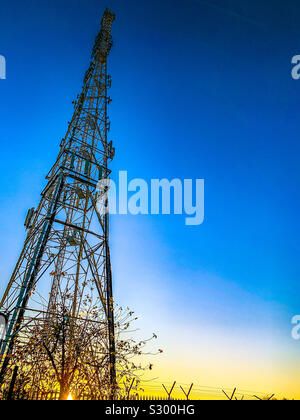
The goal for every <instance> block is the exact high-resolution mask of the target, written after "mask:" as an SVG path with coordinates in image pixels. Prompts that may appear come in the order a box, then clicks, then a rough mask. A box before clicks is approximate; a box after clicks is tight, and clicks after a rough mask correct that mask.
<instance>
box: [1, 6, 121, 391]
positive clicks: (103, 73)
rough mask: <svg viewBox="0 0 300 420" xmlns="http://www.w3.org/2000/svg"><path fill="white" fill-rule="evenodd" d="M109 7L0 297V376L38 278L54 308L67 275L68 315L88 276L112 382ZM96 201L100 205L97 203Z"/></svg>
mask: <svg viewBox="0 0 300 420" xmlns="http://www.w3.org/2000/svg"><path fill="white" fill-rule="evenodd" d="M114 19H115V16H114V14H113V13H112V12H111V11H110V10H108V9H107V10H106V11H105V12H104V15H103V19H102V23H101V30H100V33H99V34H98V36H97V37H96V41H95V45H94V49H93V52H92V56H91V62H90V66H89V68H88V70H87V72H86V74H85V77H84V85H83V90H82V93H81V94H80V95H79V96H78V97H77V99H76V101H75V102H74V104H75V111H74V114H73V117H72V121H71V122H70V123H69V126H68V130H67V134H66V136H65V138H64V139H63V140H62V142H61V147H60V152H59V155H58V158H57V160H56V162H55V164H54V166H53V167H52V168H51V170H50V172H49V173H48V175H47V177H46V179H47V185H46V187H45V189H44V190H43V191H42V194H41V196H42V197H41V200H40V203H39V205H38V207H37V209H36V210H35V209H31V210H29V212H28V215H27V218H26V222H25V227H26V229H27V237H26V240H25V244H24V247H23V250H22V252H21V255H20V258H19V260H18V262H17V264H16V267H15V269H14V272H13V274H12V277H11V279H10V281H9V283H8V286H7V288H6V291H5V293H4V295H3V297H2V300H1V302H0V311H1V312H3V313H5V314H7V315H8V317H9V324H8V330H7V334H6V338H5V339H4V341H3V342H2V346H1V356H2V359H1V360H2V361H1V365H2V366H1V372H0V378H1V376H2V377H3V375H4V373H5V370H6V369H7V367H8V365H9V360H10V356H11V355H12V354H13V351H14V344H15V340H16V337H17V336H18V334H20V331H22V329H23V328H26V325H25V324H26V322H27V321H28V320H30V319H35V318H37V317H39V316H40V314H39V306H38V305H37V304H36V299H35V300H34V299H33V297H32V295H33V293H34V291H35V289H36V288H37V286H38V285H39V284H41V289H43V290H47V285H49V288H48V291H47V293H44V295H47V298H48V310H50V309H51V308H53V307H54V306H55V301H56V298H57V289H58V286H59V284H60V283H61V282H63V281H65V280H66V279H68V281H69V282H70V281H71V283H72V285H73V288H72V294H73V295H72V299H73V308H72V316H73V317H76V316H78V315H79V314H80V310H81V308H80V302H79V298H78V292H79V289H80V287H81V285H82V284H83V283H84V282H85V281H87V280H89V279H93V281H94V283H95V285H96V289H97V292H98V294H99V297H100V299H99V301H100V302H101V305H102V306H103V309H104V311H103V313H104V314H105V320H104V321H105V322H107V324H106V325H107V334H106V339H107V363H108V364H109V371H110V381H111V384H115V381H116V366H115V337H114V313H113V293H112V276H111V264H110V251H109V215H108V213H107V212H106V211H101V206H102V209H103V210H105V209H106V208H107V207H108V199H107V190H108V188H109V187H108V186H107V184H106V183H104V184H103V185H104V186H103V188H102V189H100V190H99V188H97V184H98V183H99V180H101V179H108V178H109V176H110V173H111V171H110V169H109V163H110V162H111V161H112V159H113V158H114V154H115V149H114V148H113V146H112V142H109V141H108V131H109V129H110V122H109V119H108V115H107V107H108V105H109V103H110V102H111V99H110V98H109V96H108V89H109V88H110V87H111V77H110V76H109V75H108V74H107V57H108V55H109V52H110V49H111V47H112V37H111V27H112V23H113V21H114ZM97 203H98V205H96V204H97Z"/></svg>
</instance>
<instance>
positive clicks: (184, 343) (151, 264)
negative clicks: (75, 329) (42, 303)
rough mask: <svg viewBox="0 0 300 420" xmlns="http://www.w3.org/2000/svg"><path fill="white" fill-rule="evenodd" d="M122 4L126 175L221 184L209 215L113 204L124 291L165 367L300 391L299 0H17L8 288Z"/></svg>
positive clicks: (5, 115) (7, 190) (183, 377)
mask: <svg viewBox="0 0 300 420" xmlns="http://www.w3.org/2000/svg"><path fill="white" fill-rule="evenodd" d="M106 6H108V7H110V8H112V9H113V11H114V12H115V13H116V15H117V19H116V21H115V23H114V25H113V37H114V41H115V45H114V48H113V50H112V52H111V56H110V60H109V69H110V74H111V75H112V78H113V84H112V89H111V92H110V95H111V96H112V98H113V103H112V105H111V106H110V116H111V121H112V130H111V133H110V134H111V137H112V139H113V140H114V143H115V146H116V149H117V153H116V158H115V161H114V163H113V169H114V171H115V173H116V172H117V171H118V170H127V171H128V172H129V178H144V179H146V180H150V179H151V178H168V179H172V178H175V177H176V178H182V179H184V178H204V179H205V183H206V185H205V200H206V203H205V222H204V224H203V225H201V226H198V227H186V226H185V224H184V216H134V217H133V216H113V217H112V226H111V242H112V263H113V274H114V281H115V294H116V298H117V300H118V302H120V303H121V304H124V305H129V306H130V307H131V308H132V309H135V310H136V312H137V313H138V314H139V315H140V320H139V321H138V326H139V328H140V329H141V334H142V336H144V337H145V336H146V337H147V336H148V335H149V334H150V335H151V334H152V332H154V331H155V332H156V333H157V334H158V335H159V339H158V343H157V345H158V347H162V348H163V349H164V354H163V355H162V356H159V357H154V358H153V361H154V364H155V369H154V371H153V376H155V377H159V381H161V380H164V381H166V382H170V381H172V380H173V379H174V380H177V381H178V382H182V383H189V382H194V383H197V384H199V385H203V386H212V387H222V386H224V387H229V388H230V387H231V386H232V387H234V386H237V387H239V388H241V389H246V390H251V391H252V390H253V391H261V392H266V393H269V392H276V393H277V394H284V395H287V396H297V397H300V387H299V378H300V363H299V356H300V342H297V341H293V340H292V339H291V328H292V326H291V318H292V316H294V315H296V314H299V313H300V303H299V296H300V282H299V271H300V270H299V269H300V265H299V221H298V214H299V192H298V186H299V181H300V171H299V152H300V150H299V149H300V147H299V144H300V143H299V139H298V137H299V131H300V118H299V115H300V111H299V103H300V80H299V81H295V80H293V79H292V78H291V69H292V65H291V59H292V57H293V56H294V55H296V54H300V24H299V22H300V5H299V3H298V2H297V1H296V0H294V1H292V0H286V1H285V2H282V0H265V1H263V2H262V1H258V0H251V1H250V0H243V1H241V0H212V1H210V0H207V1H200V0H184V1H179V0H163V1H157V0H151V1H146V0H143V1H139V0H106V1H105V2H104V1H102V0H51V1H50V0H47V1H46V0H43V1H38V0H26V1H15V0H12V1H7V0H3V1H2V2H1V6H0V10H1V11H0V40H1V41H0V54H2V55H4V56H5V57H6V60H7V80H5V81H3V80H0V95H1V96H0V98H1V105H0V107H1V108H0V118H1V145H2V160H1V178H0V200H1V207H0V232H1V241H0V251H1V253H0V276H1V281H0V292H1V293H2V292H3V289H4V286H5V284H6V283H7V280H8V277H9V275H10V273H11V271H12V269H13V266H14V264H15V262H16V258H17V256H18V253H19V252H20V250H21V247H22V244H23V240H24V230H23V223H24V218H25V215H26V211H27V209H28V208H30V207H32V206H35V205H37V202H38V199H39V193H40V191H41V188H42V187H43V186H44V185H45V181H44V177H45V175H46V173H47V171H48V169H49V168H50V167H51V165H52V163H53V162H54V160H55V158H56V155H57V153H58V146H59V142H60V140H61V138H63V137H64V135H65V132H66V129H67V122H68V121H69V120H70V119H71V115H72V112H73V106H72V104H71V102H72V100H74V99H75V97H76V95H77V94H78V93H79V92H80V89H81V86H82V80H83V75H84V72H85V70H86V69H87V67H88V63H89V58H90V53H91V48H92V46H93V42H94V37H95V36H96V34H97V32H98V30H99V27H100V21H101V16H102V13H103V10H104V8H105V7H106Z"/></svg>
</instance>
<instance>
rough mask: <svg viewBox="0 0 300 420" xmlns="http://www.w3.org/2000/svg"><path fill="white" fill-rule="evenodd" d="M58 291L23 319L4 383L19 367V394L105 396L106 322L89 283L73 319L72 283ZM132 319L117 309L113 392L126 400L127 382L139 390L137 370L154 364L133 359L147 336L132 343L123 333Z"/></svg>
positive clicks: (107, 390) (108, 392)
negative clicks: (36, 312) (36, 313)
mask: <svg viewBox="0 0 300 420" xmlns="http://www.w3.org/2000/svg"><path fill="white" fill-rule="evenodd" d="M58 290H59V292H58V295H57V297H56V300H55V303H53V305H52V307H50V308H46V307H44V308H43V310H39V316H34V317H33V316H32V317H29V318H28V319H26V320H24V322H25V327H24V328H23V329H22V331H21V332H20V334H19V336H18V339H17V341H16V346H15V350H14V353H13V355H12V357H11V363H10V369H8V371H7V374H6V384H7V386H9V379H10V377H11V374H12V369H13V366H16V365H17V366H19V375H18V382H17V386H18V387H19V388H21V389H22V396H23V397H24V396H25V397H26V395H27V396H28V395H30V398H41V395H43V394H47V393H50V392H51V393H57V394H59V399H61V400H65V399H67V398H68V396H69V395H70V394H72V396H73V397H74V398H76V399H81V398H87V399H108V398H109V396H110V395H111V384H110V376H109V347H108V339H107V338H108V337H107V326H106V325H105V321H103V319H105V317H104V316H103V313H101V309H100V308H101V307H102V306H101V305H99V301H98V298H95V296H94V293H93V292H94V291H93V285H92V282H86V283H85V284H83V287H82V288H81V291H80V293H79V295H78V299H80V301H81V302H80V305H78V306H80V307H81V308H82V309H83V310H82V312H81V313H77V314H76V316H75V317H74V316H72V305H73V295H72V285H71V284H70V281H66V282H65V284H64V286H63V287H62V286H60V287H59V289H58ZM102 310H103V311H104V309H102ZM136 319H137V318H135V317H134V313H133V312H130V310H129V309H128V308H127V309H126V310H124V309H123V308H121V307H120V308H117V309H116V310H115V331H116V332H115V335H116V336H115V340H116V360H117V366H116V368H117V384H116V387H115V388H116V389H115V390H114V394H115V396H116V398H119V399H120V398H126V395H127V389H128V387H127V385H128V384H130V383H131V384H132V383H133V379H135V381H134V386H131V388H132V390H136V391H137V390H139V384H140V374H141V372H143V371H144V370H145V369H149V368H150V369H152V366H153V365H152V364H150V365H149V364H148V366H147V367H144V366H142V365H141V364H139V363H138V361H137V360H138V356H141V355H143V353H144V350H143V349H144V347H145V346H146V344H147V342H148V341H149V340H145V341H136V340H134V339H133V338H130V337H129V338H128V334H127V335H126V333H128V332H129V331H130V328H131V325H132V322H133V321H135V320H136ZM153 338H157V337H156V335H155V334H153V337H152V338H150V340H152V339H153ZM159 352H161V350H159ZM118 384H125V387H124V386H119V385H118Z"/></svg>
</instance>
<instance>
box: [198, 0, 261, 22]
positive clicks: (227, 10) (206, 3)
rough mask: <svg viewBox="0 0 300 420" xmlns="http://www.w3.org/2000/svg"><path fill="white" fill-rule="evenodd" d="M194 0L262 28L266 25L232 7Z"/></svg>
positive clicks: (203, 0)
mask: <svg viewBox="0 0 300 420" xmlns="http://www.w3.org/2000/svg"><path fill="white" fill-rule="evenodd" d="M194 1H196V2H197V3H201V4H203V5H205V6H208V7H211V8H213V9H215V10H219V11H221V12H224V13H226V14H227V15H230V16H234V17H236V18H238V19H242V20H244V21H245V22H248V23H250V24H252V25H255V26H259V27H260V28H263V27H264V26H263V25H261V24H260V23H259V22H256V21H255V20H253V19H251V18H249V17H247V16H244V15H240V14H239V13H237V12H235V11H233V10H231V9H226V8H225V7H222V6H218V5H217V4H214V3H210V2H208V1H205V0H194Z"/></svg>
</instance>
